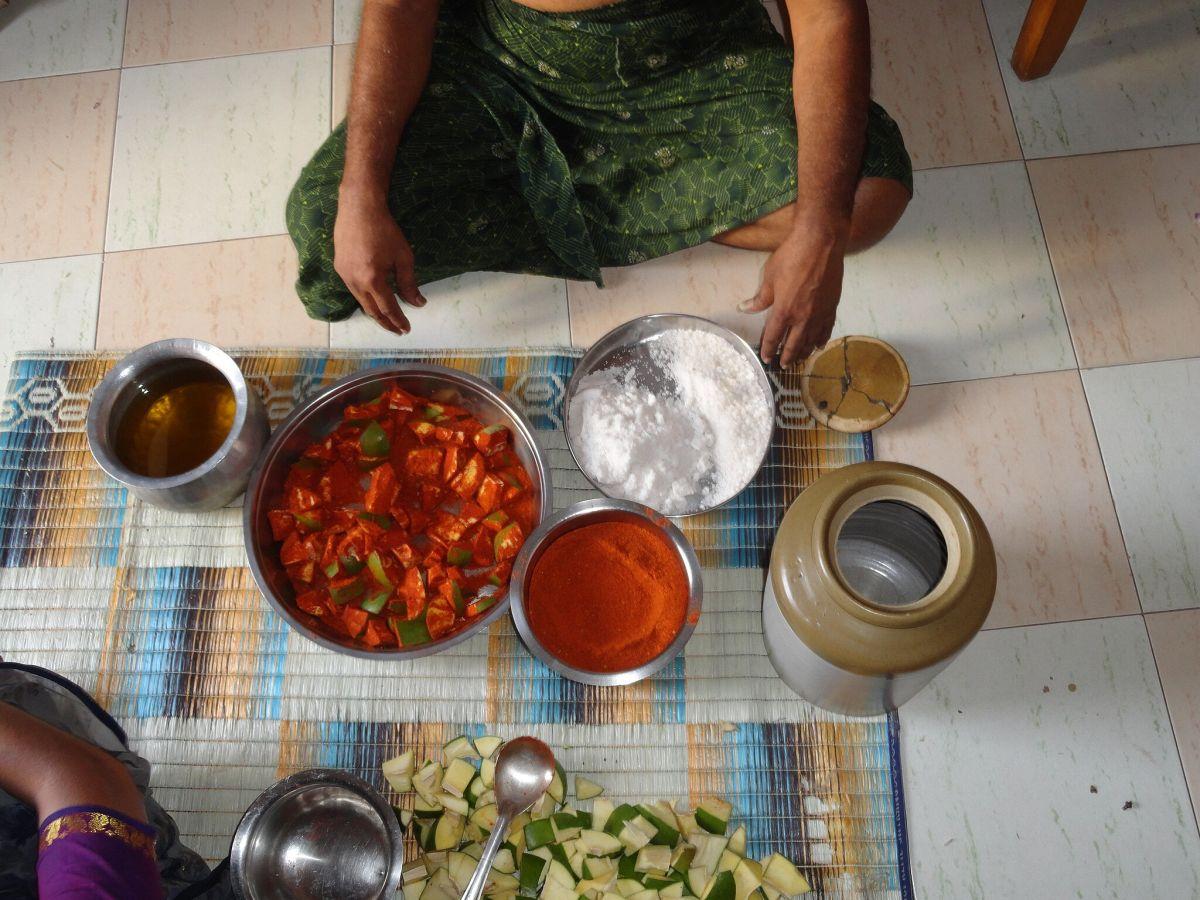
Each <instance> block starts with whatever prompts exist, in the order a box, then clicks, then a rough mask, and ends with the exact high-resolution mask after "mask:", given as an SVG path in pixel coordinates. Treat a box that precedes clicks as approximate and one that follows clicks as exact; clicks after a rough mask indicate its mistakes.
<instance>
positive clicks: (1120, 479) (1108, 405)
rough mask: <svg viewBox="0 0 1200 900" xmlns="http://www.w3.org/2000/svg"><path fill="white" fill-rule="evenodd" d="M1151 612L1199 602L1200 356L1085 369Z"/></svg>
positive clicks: (1140, 587) (1116, 494)
mask: <svg viewBox="0 0 1200 900" xmlns="http://www.w3.org/2000/svg"><path fill="white" fill-rule="evenodd" d="M1083 386H1084V389H1085V390H1086V392H1087V398H1088V403H1089V405H1090V406H1091V409H1092V418H1093V420H1094V421H1095V423H1096V434H1097V436H1098V437H1099V438H1100V452H1101V454H1103V456H1104V468H1105V470H1106V471H1107V472H1108V481H1109V484H1110V485H1111V486H1112V494H1113V500H1114V501H1115V502H1116V505H1117V518H1118V520H1119V521H1120V523H1121V532H1122V533H1123V534H1124V535H1125V546H1126V548H1127V549H1128V551H1129V561H1130V564H1131V565H1132V566H1133V577H1134V582H1135V583H1136V584H1137V588H1138V595H1139V596H1140V598H1141V601H1142V609H1144V610H1145V611H1146V612H1152V611H1154V612H1157V611H1161V610H1166V609H1184V608H1186V607H1192V606H1200V477H1198V475H1197V472H1198V471H1200V450H1198V449H1197V448H1200V418H1197V416H1196V397H1197V396H1198V395H1200V359H1185V360H1174V361H1171V362H1155V363H1143V364H1141V365H1136V366H1113V367H1111V368H1105V369H1088V370H1086V371H1084V373H1083Z"/></svg>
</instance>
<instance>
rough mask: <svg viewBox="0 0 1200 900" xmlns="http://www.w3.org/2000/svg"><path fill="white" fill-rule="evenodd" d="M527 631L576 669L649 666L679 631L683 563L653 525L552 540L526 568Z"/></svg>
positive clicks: (607, 525) (618, 526) (588, 528)
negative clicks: (530, 569) (528, 573)
mask: <svg viewBox="0 0 1200 900" xmlns="http://www.w3.org/2000/svg"><path fill="white" fill-rule="evenodd" d="M525 602H526V613H527V615H528V617H529V626H530V628H532V629H533V633H534V634H535V635H537V639H538V640H539V641H540V642H541V643H542V645H543V646H544V647H545V648H546V649H547V650H548V651H549V652H550V653H551V654H553V655H554V656H556V657H557V658H558V659H560V660H562V661H563V662H564V663H566V664H567V665H569V666H574V667H575V668H577V669H585V670H587V671H591V672H617V671H621V670H624V669H632V668H636V667H637V666H640V665H642V664H643V663H646V662H649V661H650V660H651V659H653V658H654V657H656V656H658V654H660V653H662V652H663V650H665V649H666V648H667V646H668V645H669V644H670V643H671V641H673V640H674V639H675V636H676V635H677V634H679V630H680V628H682V627H683V619H684V615H685V614H686V613H687V605H688V583H687V575H686V574H685V572H684V569H683V564H682V563H681V562H680V561H679V557H678V556H676V555H675V551H674V550H673V549H672V547H671V545H670V544H669V543H668V542H667V540H666V538H665V537H664V536H663V535H662V534H661V533H660V532H659V531H658V529H656V528H654V527H653V526H651V525H649V524H647V523H643V522H636V521H627V522H603V523H600V524H596V525H585V526H583V527H582V528H576V529H575V530H574V531H569V532H567V533H566V534H564V535H562V536H561V537H559V538H557V539H556V540H554V541H553V542H552V543H551V544H550V545H549V546H548V547H546V549H545V550H543V551H542V553H541V555H540V556H539V557H538V559H537V561H536V562H535V563H534V566H533V574H532V576H531V578H530V580H529V589H528V593H527V597H526V601H525Z"/></svg>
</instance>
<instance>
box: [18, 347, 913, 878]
mask: <svg viewBox="0 0 1200 900" xmlns="http://www.w3.org/2000/svg"><path fill="white" fill-rule="evenodd" d="M232 355H233V356H234V357H235V358H236V359H237V360H238V362H239V363H240V364H241V366H242V368H243V371H244V372H245V373H246V375H247V378H248V380H249V382H250V384H251V385H252V386H253V387H254V389H255V390H257V391H258V392H259V394H260V395H261V396H262V397H263V398H264V400H265V401H266V403H267V407H268V409H269V411H270V413H271V418H272V421H273V422H278V421H279V420H281V419H282V418H283V417H284V416H285V415H286V414H287V412H288V411H289V410H290V409H291V408H292V407H293V406H294V405H295V404H296V403H297V402H299V401H301V400H303V399H304V398H306V397H308V396H310V395H311V394H313V393H314V392H316V391H318V390H320V389H321V388H322V387H324V386H325V385H327V384H329V383H331V382H332V381H334V380H336V379H337V378H339V377H341V376H343V375H346V374H349V373H350V372H353V371H355V370H357V369H360V368H363V367H366V366H378V365H387V364H391V363H396V362H402V361H412V360H420V361H430V362H437V363H441V364H443V365H450V366H454V367H457V368H460V369H464V370H466V371H469V372H472V373H474V374H476V375H478V376H480V377H482V378H484V379H486V380H488V381H490V382H491V383H493V384H495V385H496V386H498V387H500V388H502V389H503V390H504V391H506V392H507V393H508V394H509V395H510V396H511V397H512V398H513V399H514V400H515V401H516V402H517V403H518V404H519V405H520V406H521V407H522V408H523V409H524V410H525V411H526V413H527V414H528V415H529V417H530V419H531V421H532V422H533V423H534V425H535V427H536V429H537V431H538V438H539V440H540V441H541V443H542V446H543V447H544V448H545V449H546V450H547V452H548V455H549V459H550V463H551V467H552V477H553V484H554V505H555V508H562V507H564V506H566V505H568V504H570V503H573V502H575V501H577V500H582V499H586V498H589V497H593V496H597V494H596V492H595V491H594V489H592V488H591V486H590V485H589V484H588V483H587V481H586V480H585V479H584V478H583V476H582V475H581V474H580V472H579V470H578V469H577V468H576V467H575V465H574V462H573V460H572V458H571V455H570V453H569V452H568V451H567V449H566V442H565V439H564V437H563V433H562V421H561V401H562V396H563V391H564V388H565V386H566V382H567V380H568V379H569V378H570V375H571V372H572V370H573V368H574V365H575V361H576V359H577V358H578V355H579V354H578V353H577V352H576V351H571V350H563V349H552V350H520V351H517V350H513V351H479V352H466V351H464V352H461V353H460V354H458V355H447V354H446V353H420V354H408V355H404V356H400V355H375V354H370V353H339V352H326V351H243V352H238V351H234V352H233V354H232ZM115 359H116V356H115V355H112V354H102V353H89V354H54V355H50V354H25V355H22V356H20V357H18V358H17V360H16V361H15V362H14V363H13V367H12V371H11V376H10V379H9V383H8V391H7V397H6V399H5V400H4V402H3V405H2V406H0V620H2V622H3V627H2V628H0V655H3V656H4V657H5V658H6V659H9V660H12V661H16V662H26V663H32V664H36V665H40V666H45V667H46V668H50V669H53V670H55V671H57V672H59V673H61V674H63V675H65V676H66V677H68V678H71V679H73V680H75V681H76V682H78V683H79V684H81V685H82V686H83V687H84V688H86V689H87V690H89V691H91V692H92V693H93V694H94V695H95V696H96V698H97V699H98V700H99V702H100V703H101V704H102V705H103V706H104V707H105V708H107V709H108V710H109V711H110V712H111V713H112V714H113V715H114V716H115V717H116V718H117V719H118V720H119V721H120V722H121V723H122V724H123V725H124V726H125V728H126V729H127V731H128V733H129V737H130V741H131V742H132V744H133V746H134V748H135V749H136V750H137V751H138V752H139V753H141V754H142V755H144V756H146V757H147V758H148V759H149V760H150V761H151V762H152V763H153V764H154V767H155V771H154V779H153V784H154V790H155V794H156V796H157V797H158V799H159V801H160V802H161V803H162V804H163V805H164V806H165V807H166V809H167V810H168V811H169V812H171V813H172V814H173V815H175V816H176V818H177V820H178V823H179V827H180V830H181V832H182V834H183V836H184V839H185V841H186V842H187V843H189V844H190V845H191V846H193V847H195V848H196V849H197V850H198V851H199V852H201V853H202V854H203V855H204V856H206V857H207V858H209V859H210V860H215V859H219V858H221V857H223V856H224V855H225V853H226V852H227V850H228V844H229V838H230V836H231V834H232V831H233V828H234V826H235V825H236V823H237V820H238V817H239V816H240V814H241V812H242V811H243V810H244V809H245V808H246V807H247V806H248V805H249V804H250V802H251V801H252V800H253V799H254V797H255V795H256V794H257V793H258V792H259V791H260V790H262V789H263V788H264V787H266V786H267V785H268V784H270V783H271V782H272V781H274V780H275V779H276V778H278V777H281V776H283V775H285V774H287V773H289V772H292V771H296V770H298V769H301V768H305V767H310V766H336V767H339V768H344V769H349V770H351V771H353V772H356V773H357V774H359V775H361V776H362V777H364V778H366V779H367V780H368V781H370V782H372V783H374V784H376V785H377V786H379V787H380V788H381V789H384V790H385V792H386V791H387V786H386V784H384V783H383V781H382V779H381V778H380V776H379V772H378V766H379V763H380V761H381V760H383V759H386V758H388V757H389V756H391V755H394V754H395V753H396V752H398V751H399V750H400V749H403V748H407V747H413V746H415V747H417V748H418V757H420V754H422V753H425V752H426V751H427V750H428V751H433V750H436V749H437V748H439V747H440V746H441V744H442V743H443V741H444V740H445V739H447V738H448V737H450V736H453V735H454V734H457V733H460V732H466V733H483V732H489V733H497V734H500V735H502V736H504V737H511V736H515V735H517V734H519V733H532V734H536V735H538V736H540V737H542V738H543V739H545V740H547V741H549V742H550V743H551V744H552V745H553V746H554V748H555V750H556V751H557V752H558V753H559V755H560V757H561V759H562V762H563V765H564V766H565V767H566V769H567V770H568V771H578V772H581V773H586V774H588V775H589V776H592V777H594V778H596V780H598V781H600V782H601V783H603V784H605V785H606V786H608V787H609V789H610V791H611V793H612V794H613V795H614V796H615V797H618V798H632V797H640V798H658V797H663V798H669V799H674V798H691V799H692V800H693V801H694V800H695V799H696V798H698V797H699V796H701V795H704V794H720V795H723V796H726V797H727V798H728V799H729V800H730V801H731V802H733V803H734V806H735V817H736V818H739V819H740V820H741V821H744V822H745V824H746V826H747V830H748V834H749V843H748V848H747V849H748V851H749V853H750V854H752V855H756V856H760V855H765V854H766V853H769V852H773V851H779V852H782V853H784V854H786V855H788V856H790V857H792V858H793V859H795V860H796V861H797V863H798V864H800V866H801V868H802V870H803V871H804V873H805V874H806V875H807V876H808V878H809V880H810V881H811V882H812V883H813V886H814V888H815V891H816V896H826V897H841V896H863V895H867V896H876V897H907V896H909V895H910V890H911V889H910V877H909V871H908V860H907V848H906V840H905V835H904V815H903V791H902V786H901V777H900V771H899V759H898V752H897V750H896V748H897V746H898V741H897V729H898V722H897V720H896V719H895V718H894V717H893V718H891V719H877V720H846V719H842V718H839V717H837V716H833V715H830V714H828V713H825V712H822V711H821V710H818V709H815V708H813V707H812V706H809V705H808V704H806V703H804V702H803V701H801V700H799V699H798V698H797V697H796V696H795V695H794V694H793V693H791V692H790V691H789V690H788V689H787V688H786V687H785V686H784V685H783V683H782V682H781V681H780V680H779V679H778V678H777V677H776V675H775V672H774V669H773V668H772V667H771V664H770V662H769V660H768V659H767V657H766V652H765V650H764V647H763V641H762V621H761V616H760V614H759V611H760V607H761V602H762V586H763V568H762V567H763V565H764V563H765V561H766V557H767V553H768V552H769V549H770V545H771V539H772V536H773V535H774V532H775V528H776V526H777V525H778V522H779V519H780V517H781V516H782V514H783V511H784V510H785V509H786V508H787V506H788V504H789V503H790V502H791V501H792V500H793V499H794V498H795V496H796V495H797V494H798V493H799V491H801V490H802V489H803V488H804V487H805V486H806V485H808V484H809V483H811V482H812V481H813V480H814V479H815V478H816V477H817V476H819V475H820V474H821V473H823V472H826V471H829V470H830V469H833V468H836V467H838V466H841V465H846V464H848V463H852V462H858V461H861V460H864V459H870V458H871V443H870V436H869V435H863V436H855V435H842V434H838V433H836V432H832V431H828V430H826V429H824V428H820V427H819V426H817V425H816V424H815V423H814V422H813V421H812V420H811V419H810V417H809V416H808V414H807V413H806V411H805V410H804V407H803V404H802V403H801V401H800V392H799V379H798V377H797V376H796V375H795V374H792V373H779V372H774V373H772V380H773V381H774V383H775V388H776V400H777V406H778V414H777V417H776V429H775V435H774V438H773V442H772V446H771V450H770V453H769V455H768V459H767V462H766V464H765V465H764V466H763V468H762V471H761V472H760V473H759V475H758V477H757V478H756V479H755V480H754V482H753V483H752V484H751V485H750V486H749V487H747V488H746V489H745V490H744V491H743V492H742V493H741V494H739V495H738V496H737V497H736V498H734V499H733V500H732V501H730V502H729V503H727V504H726V505H725V506H723V507H722V508H721V509H719V510H716V511H714V512H712V513H709V514H707V515H703V516H697V517H694V518H690V519H686V520H681V521H680V525H681V527H682V528H683V529H684V531H685V532H686V534H687V535H688V537H689V538H690V539H691V541H692V542H693V544H694V545H695V546H696V549H697V552H698V554H699V557H700V561H701V565H702V567H703V569H704V578H705V601H704V613H703V616H702V617H701V620H700V625H699V627H698V629H697V631H696V633H695V635H694V637H693V638H692V640H691V642H690V643H689V645H688V647H687V650H686V652H685V654H684V655H682V656H680V657H679V658H678V659H676V660H675V662H674V663H673V664H672V665H670V666H668V667H667V668H666V669H665V670H664V671H663V672H661V673H660V674H659V675H657V676H655V677H654V678H651V679H649V680H647V681H645V682H642V683H640V684H637V685H632V686H630V687H626V688H607V689H599V688H590V687H585V686H582V685H578V684H575V683H573V682H570V681H565V680H563V679H561V678H559V677H558V676H557V675H555V674H554V673H553V672H551V671H549V670H548V669H547V668H545V667H544V666H543V665H541V664H540V663H539V662H537V661H536V660H535V659H534V658H533V657H531V656H530V655H529V653H527V652H526V650H525V649H524V647H523V646H522V645H521V643H520V641H519V640H518V638H517V636H516V634H515V631H514V630H513V628H512V626H511V624H510V622H509V621H508V620H507V619H502V620H501V621H500V622H498V623H496V624H495V625H493V626H492V627H491V629H490V630H489V631H488V632H487V633H483V634H480V635H477V636H476V637H475V638H473V639H472V640H470V641H467V642H465V643H463V644H460V645H459V646H457V647H454V648H452V649H450V650H448V651H446V652H444V653H441V654H438V655H436V656H433V657H429V658H427V659H422V660H416V661H413V662H406V663H379V662H372V661H368V660H359V659H352V658H349V657H345V656H340V655H337V654H335V653H331V652H329V651H326V650H323V649H321V648H320V647H317V646H316V645H315V644H312V643H311V642H309V641H307V640H305V639H304V638H302V637H301V636H300V635H298V634H296V633H295V632H293V631H291V630H290V629H289V628H288V627H287V625H286V624H285V623H284V622H283V620H282V619H281V618H280V617H279V616H278V615H276V614H275V613H274V612H273V611H272V610H271V608H270V607H269V606H268V605H267V603H266V602H265V601H264V600H263V599H262V598H261V596H260V595H259V593H258V591H257V589H256V588H255V585H254V582H253V579H252V578H251V577H250V574H249V571H248V570H247V569H246V568H245V552H244V550H243V547H242V529H241V510H240V508H238V507H237V506H232V507H228V508H226V509H223V510H219V511H217V512H214V513H207V514H202V515H186V514H181V513H172V512H166V511H163V510H158V509H154V508H152V507H148V506H145V505H143V504H142V503H140V502H138V501H136V500H135V499H134V498H133V497H132V496H131V495H129V494H128V493H127V492H126V490H125V489H124V488H122V487H121V486H119V485H117V484H116V483H114V482H113V481H111V480H109V479H108V478H107V477H106V476H105V475H104V474H103V473H102V472H101V471H100V470H99V469H98V468H97V467H96V465H95V463H94V462H93V460H92V458H91V455H90V454H89V452H88V449H87V440H86V436H85V434H84V419H85V415H86V410H87V403H88V398H89V396H90V394H91V391H92V390H93V388H94V387H95V385H96V384H97V383H98V382H99V381H100V379H101V378H102V377H103V376H104V374H105V372H106V371H107V370H108V369H109V367H110V366H111V365H112V363H113V362H114V361H115ZM391 799H392V800H393V801H397V800H398V799H399V798H397V797H395V796H391ZM404 802H411V801H409V800H407V799H406V800H405V801H404Z"/></svg>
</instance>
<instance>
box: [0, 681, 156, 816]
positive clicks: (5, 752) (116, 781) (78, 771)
mask: <svg viewBox="0 0 1200 900" xmlns="http://www.w3.org/2000/svg"><path fill="white" fill-rule="evenodd" d="M0 788H2V789H3V790H5V791H7V792H8V793H9V794H11V795H12V796H14V797H16V798H17V799H18V800H20V801H21V802H22V803H26V804H28V805H29V806H32V807H33V808H34V809H35V810H36V811H37V816H38V821H39V822H41V821H44V820H45V819H46V817H47V816H50V815H52V814H54V813H56V812H58V811H59V810H60V809H64V808H66V807H68V806H107V807H108V808H109V809H115V810H116V811H117V812H120V813H124V814H125V815H127V816H129V817H131V818H133V819H136V820H137V821H139V822H145V821H146V807H145V804H144V803H143V802H142V795H141V793H140V792H139V791H138V789H137V786H136V785H134V783H133V779H131V778H130V777H129V773H128V772H127V771H126V770H125V767H124V766H123V765H122V764H121V762H120V760H118V759H116V758H115V757H113V756H112V755H111V754H109V753H106V752H105V751H104V750H101V749H100V748H99V747H96V746H94V745H92V744H89V743H86V742H84V741H81V740H79V739H78V738H76V737H72V736H71V735H69V734H67V733H66V732H65V731H61V730H59V729H57V728H55V727H54V726H52V725H47V724H46V723H45V722H43V721H42V720H41V719H38V718H36V717H34V716H31V715H29V714H28V713H25V712H22V711H21V710H19V709H17V708H16V707H14V706H11V705H9V704H7V703H3V702H0Z"/></svg>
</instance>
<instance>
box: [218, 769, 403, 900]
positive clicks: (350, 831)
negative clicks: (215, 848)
mask: <svg viewBox="0 0 1200 900" xmlns="http://www.w3.org/2000/svg"><path fill="white" fill-rule="evenodd" d="M403 868H404V832H403V830H402V829H401V827H400V823H399V822H398V821H397V820H396V814H395V812H393V811H392V808H391V807H390V806H388V804H387V802H386V801H385V800H384V799H383V797H382V796H380V794H379V792H378V791H376V790H375V789H374V788H373V787H371V786H370V785H369V784H367V783H366V782H365V781H363V780H362V779H361V778H356V777H355V776H354V775H351V774H350V773H349V772H341V771H338V770H337V769H309V770H308V771H306V772H297V773H296V774H295V775H290V776H288V777H287V778H284V779H283V780H282V781H278V782H276V783H275V784H274V785H272V786H271V787H269V788H267V789H266V790H265V791H263V792H262V793H261V794H259V795H258V798H257V799H256V800H255V801H254V802H253V803H252V804H251V805H250V808H249V809H248V810H246V813H245V815H243V816H242V821H241V822H239V823H238V827H237V830H236V831H235V832H234V834H233V843H232V844H231V845H230V848H229V876H230V877H229V880H230V883H231V884H232V886H233V892H234V894H235V895H236V896H237V897H239V898H240V900H294V898H297V897H312V898H326V897H327V898H330V900H333V898H337V900H376V898H380V897H389V898H390V897H391V896H392V895H393V894H394V893H395V891H396V888H397V886H398V885H399V884H400V879H401V877H402V874H403Z"/></svg>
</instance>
